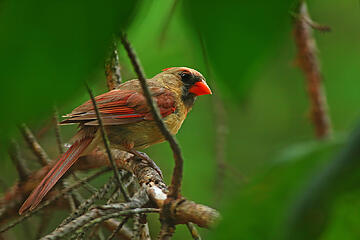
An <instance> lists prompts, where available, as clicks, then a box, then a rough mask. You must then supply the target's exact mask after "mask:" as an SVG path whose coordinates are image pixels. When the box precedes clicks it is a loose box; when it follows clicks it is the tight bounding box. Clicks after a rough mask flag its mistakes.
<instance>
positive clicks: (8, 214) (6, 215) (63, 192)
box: [0, 169, 109, 233]
mask: <svg viewBox="0 0 360 240" xmlns="http://www.w3.org/2000/svg"><path fill="white" fill-rule="evenodd" d="M108 171H109V169H103V170H100V171H98V172H96V173H94V174H92V175H90V176H88V177H86V178H84V179H82V180H81V181H78V182H76V183H74V184H72V185H71V186H69V187H67V188H65V189H63V190H61V191H59V193H58V194H56V195H54V194H52V195H51V197H50V198H49V199H47V200H46V201H44V202H42V203H41V204H40V205H39V206H38V207H37V208H36V209H34V210H33V211H31V212H28V213H26V214H25V215H23V216H21V217H20V218H18V219H17V220H16V221H14V222H13V223H11V224H9V225H7V226H4V227H2V228H0V233H2V232H6V231H7V230H9V229H11V228H12V227H14V226H16V225H17V224H19V223H21V222H22V221H24V220H25V219H27V218H29V217H31V216H32V215H34V214H35V213H38V212H39V211H40V210H41V209H43V208H44V207H46V206H48V205H50V204H51V203H53V202H55V201H56V200H58V199H59V198H60V197H63V196H64V195H66V194H67V193H69V192H71V191H72V190H73V189H75V188H77V187H79V186H81V185H83V184H84V183H86V182H89V181H90V180H92V179H94V178H96V177H98V176H100V175H102V174H103V173H105V172H108ZM44 174H46V173H44ZM28 181H30V182H31V178H29V180H28ZM35 186H36V185H35ZM35 186H33V188H35ZM17 187H18V189H16V188H17ZM14 188H15V194H16V192H19V191H20V192H22V191H21V190H22V189H21V186H19V185H18V184H17V185H15V187H14ZM19 188H20V189H19ZM31 190H32V189H30V191H31ZM13 191H14V190H13ZM53 192H54V191H53ZM12 193H13V192H12V191H10V192H9V193H7V194H6V195H5V197H4V199H1V201H0V203H1V204H0V205H2V206H1V207H2V208H3V207H5V208H6V204H7V203H9V201H8V199H11V198H12V197H14V196H11V194H12ZM26 196H27V195H25V194H24V195H23V198H25V197H26ZM22 201H23V199H21V200H20V201H16V202H10V204H11V208H9V209H7V211H6V212H5V213H2V214H1V218H0V220H1V221H4V220H6V221H8V220H9V218H10V217H13V216H16V215H17V210H18V209H19V207H20V204H21V203H22Z"/></svg>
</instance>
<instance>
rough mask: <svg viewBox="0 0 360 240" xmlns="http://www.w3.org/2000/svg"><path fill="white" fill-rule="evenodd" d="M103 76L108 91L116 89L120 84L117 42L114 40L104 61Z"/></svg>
mask: <svg viewBox="0 0 360 240" xmlns="http://www.w3.org/2000/svg"><path fill="white" fill-rule="evenodd" d="M105 75H106V83H107V87H108V89H109V91H110V90H113V89H115V88H117V87H118V86H119V85H120V84H121V71H120V64H119V56H118V49H117V41H116V39H115V38H114V40H113V42H112V44H111V47H110V54H109V57H108V58H107V59H106V60H105Z"/></svg>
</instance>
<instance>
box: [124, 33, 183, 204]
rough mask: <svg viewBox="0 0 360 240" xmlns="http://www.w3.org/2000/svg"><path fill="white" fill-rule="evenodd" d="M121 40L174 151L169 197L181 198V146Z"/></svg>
mask: <svg viewBox="0 0 360 240" xmlns="http://www.w3.org/2000/svg"><path fill="white" fill-rule="evenodd" d="M120 38H121V42H122V44H123V45H124V48H125V49H126V52H127V54H128V56H129V58H130V60H131V63H132V65H133V67H134V70H135V72H136V74H137V76H138V79H139V81H140V84H141V87H142V90H143V92H144V95H145V98H146V100H147V103H148V105H149V107H150V109H151V113H152V115H153V117H154V120H155V122H156V124H157V125H158V127H159V129H160V131H161V133H162V134H163V135H164V137H165V139H166V140H167V141H168V142H169V144H170V147H171V149H172V151H173V154H174V159H175V167H174V171H173V176H172V179H171V185H170V191H169V193H168V195H169V197H172V198H174V199H176V198H178V197H179V196H180V191H181V181H182V172H183V162H184V160H183V157H182V154H181V149H180V146H179V144H178V143H177V141H176V139H175V138H174V136H173V135H171V133H170V132H169V131H168V129H167V128H166V126H165V123H164V122H163V120H162V119H161V116H160V114H159V110H158V107H157V105H155V103H154V101H153V98H152V96H151V93H150V90H149V87H148V85H147V83H146V77H145V74H144V72H143V70H142V68H141V65H140V62H139V60H138V58H137V57H136V54H135V52H134V50H133V48H132V47H131V45H130V43H129V41H128V39H127V38H126V36H125V35H121V36H120Z"/></svg>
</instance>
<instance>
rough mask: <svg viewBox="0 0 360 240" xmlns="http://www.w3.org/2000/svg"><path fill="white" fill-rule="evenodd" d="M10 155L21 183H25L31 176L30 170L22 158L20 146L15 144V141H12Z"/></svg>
mask: <svg viewBox="0 0 360 240" xmlns="http://www.w3.org/2000/svg"><path fill="white" fill-rule="evenodd" d="M9 155H10V158H11V160H12V161H13V163H14V165H15V167H16V170H17V172H18V174H19V178H20V181H25V180H26V179H27V178H28V176H29V175H30V170H29V168H28V167H27V166H26V162H25V160H24V158H23V157H22V156H21V152H20V148H19V145H18V144H17V142H15V140H12V141H11V145H10V148H9Z"/></svg>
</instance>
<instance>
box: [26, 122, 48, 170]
mask: <svg viewBox="0 0 360 240" xmlns="http://www.w3.org/2000/svg"><path fill="white" fill-rule="evenodd" d="M20 131H21V133H22V135H23V136H24V138H25V140H26V142H27V143H28V145H29V147H30V149H31V150H32V151H33V153H34V154H35V155H36V156H37V159H38V160H39V163H40V164H41V165H42V166H46V165H48V164H49V163H50V162H51V161H50V158H49V156H48V155H47V153H46V152H45V150H44V149H43V148H42V147H41V145H40V144H39V142H38V141H37V140H36V138H35V136H34V134H33V133H32V132H31V131H30V129H29V128H28V127H27V126H26V124H25V123H23V124H21V125H20Z"/></svg>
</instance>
